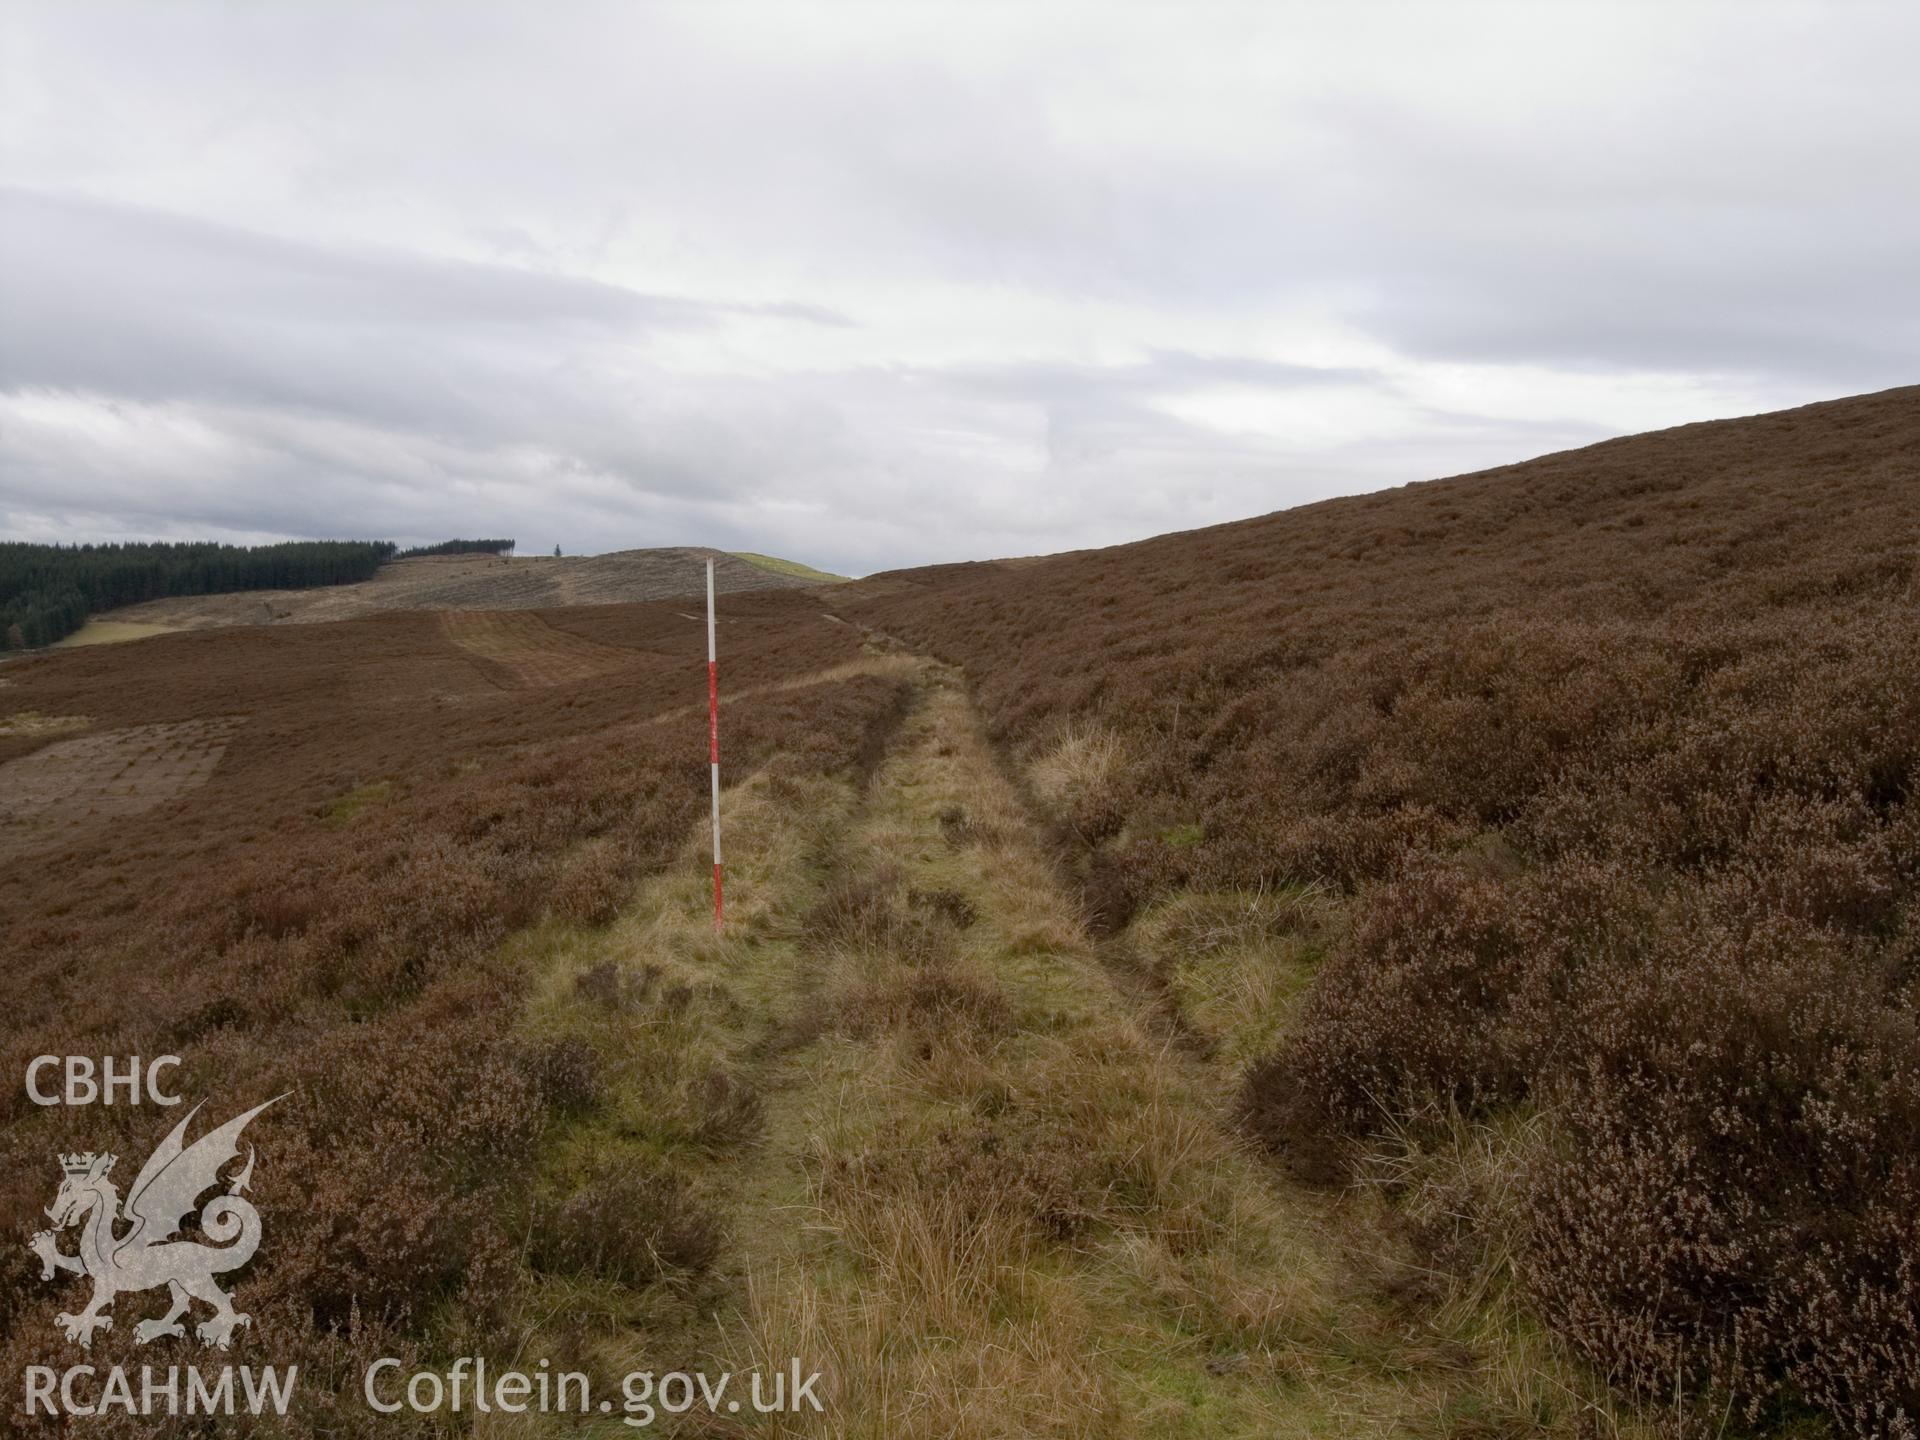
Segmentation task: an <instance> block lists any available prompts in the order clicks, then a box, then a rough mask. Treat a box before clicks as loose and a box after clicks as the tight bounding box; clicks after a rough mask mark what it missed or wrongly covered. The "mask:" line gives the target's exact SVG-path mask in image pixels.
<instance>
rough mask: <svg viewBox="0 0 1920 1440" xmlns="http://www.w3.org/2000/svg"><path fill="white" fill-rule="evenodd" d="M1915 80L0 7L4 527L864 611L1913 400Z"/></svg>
mask: <svg viewBox="0 0 1920 1440" xmlns="http://www.w3.org/2000/svg"><path fill="white" fill-rule="evenodd" d="M454 36H457V38H458V43H457V44H454V43H449V37H454ZM10 40H11V41H16V42H18V43H13V44H7V42H8V41H10ZM1916 43H1920V21H1917V20H1916V19H1915V17H1914V16H1913V14H1912V12H1910V11H1907V10H1903V9H1902V8H1899V7H1894V6H1887V7H1876V6H1868V5H1861V6H1858V7H1852V8H1850V9H1849V11H1848V19H1847V23H1845V24H1833V23H1831V21H1830V19H1829V18H1827V17H1824V16H1822V15H1821V14H1820V13H1819V12H1817V11H1812V10H1808V11H1801V10H1798V9H1795V8H1792V7H1785V6H1781V7H1740V8H1738V9H1737V10H1736V9H1731V8H1724V7H1718V6H1714V5H1692V4H1685V3H1676V4H1674V5H1670V6H1663V7H1660V11H1659V12H1658V14H1657V15H1656V14H1655V12H1653V11H1652V10H1651V9H1646V10H1642V9H1641V7H1630V6H1618V5H1611V4H1597V5H1590V6H1580V5H1574V4H1569V5H1565V6H1551V7H1512V6H1503V5H1493V6H1488V7H1475V6H1472V5H1469V4H1465V3H1462V4H1460V5H1457V6H1448V7H1432V6H1423V5H1407V6H1389V5H1385V4H1381V5H1377V6H1365V7H1321V6H1290V5H1274V6H1261V7H1209V6H1206V5H1195V6H1183V7H1121V8H1119V9H1116V8H1114V7H1110V6H1087V7H1084V8H1080V7H1074V6H1071V5H1062V6H1047V7H1026V8H1023V9H1019V10H1003V9H1001V8H999V7H956V8H952V9H946V10H940V11H934V10H927V9H922V8H920V7H886V8H884V9H881V8H873V9H868V8H865V7H833V6H820V7H816V8H808V7H766V8H763V9H758V10H754V9H749V8H748V7H746V6H744V5H741V6H736V5H729V6H722V7H712V6H690V7H674V6H668V5H650V6H644V7H641V6H630V5H624V4H598V3H589V0H581V3H579V4H574V5H569V6H565V7H558V8H555V7H534V6H518V5H487V6H480V7H475V6H470V5H457V6H456V5H434V4H430V3H429V4H423V5H418V6H412V5H410V6H398V7H367V8H361V9H357V10H356V9H353V8H351V7H349V8H347V9H344V10H343V9H342V8H341V7H337V6H318V5H308V6H302V5H298V4H294V3H288V4H285V5H279V6H274V7H270V8H268V9H264V10H260V11H258V12H257V13H255V12H252V11H250V12H249V13H248V15H247V17H246V18H245V20H244V21H241V20H237V19H236V17H235V15H234V13H233V12H232V10H231V9H230V8H229V7H225V6H222V5H217V4H214V5H205V6H196V5H192V4H182V5H179V6H169V7H166V9H165V11H164V12H162V11H160V10H157V9H156V8H155V7H151V6H146V5H139V4H131V5H114V4H109V3H105V0H102V3H98V4H90V5H88V6H85V7H75V6H71V5H58V4H50V5H45V6H37V7H36V6H34V5H31V4H28V3H20V4H16V5H13V6H9V7H7V10H6V12H5V15H4V17H3V18H0V45H4V46H5V48H6V49H7V51H8V53H9V55H10V56H11V57H26V58H24V59H21V58H12V59H10V60H9V68H8V70H7V72H6V83H5V84H4V85H0V514H4V515H5V516H6V517H7V518H6V522H5V523H6V524H7V525H8V526H10V527H18V528H20V529H22V530H26V529H32V530H33V531H34V533H62V532H61V530H60V526H62V525H66V526H68V530H67V531H66V533H70V534H74V535H78V534H81V533H106V532H108V531H111V530H114V529H115V527H119V528H120V529H121V530H127V529H142V528H150V529H155V530H161V529H166V530H167V531H168V533H177V532H175V531H174V530H172V528H171V527H174V526H177V525H179V524H188V525H192V524H200V525H205V526H209V527H219V528H223V529H227V530H231V531H233V532H235V533H267V532H272V533H298V534H315V533H329V532H337V531H338V530H340V529H341V528H342V527H343V526H344V527H346V528H351V529H354V530H357V531H362V532H364V531H375V532H381V533H391V534H393V535H394V536H395V538H402V539H413V538H419V539H431V538H439V536H440V535H441V534H443V533H445V532H447V531H450V530H456V531H464V530H472V529H475V528H481V529H494V528H508V527H515V528H517V529H518V530H519V531H520V532H522V533H523V534H524V536H525V537H526V538H528V539H529V541H530V543H531V542H532V541H533V540H534V539H535V538H536V537H537V536H538V535H539V534H542V533H547V532H552V538H553V539H557V540H559V541H560V542H561V543H563V544H565V545H566V546H567V547H568V548H570V549H577V548H609V547H611V546H615V545H625V544H638V543H666V542H678V541H694V542H712V541H714V540H716V539H720V540H722V541H727V542H737V543H738V544H739V545H740V546H741V547H742V548H753V549H761V550H776V551H777V550H783V549H784V550H788V551H791V552H794V553H796V554H797V555H798V556H799V557H800V558H803V559H808V560H812V561H815V562H817V563H824V564H828V565H830V566H833V567H835V568H842V569H852V570H860V569H868V568H878V567H881V566H888V565H895V564H903V563H911V562H913V561H918V560H932V559H953V558H964V557H966V556H970V555H984V554H992V553H996V552H999V551H1022V552H1031V551H1035V550H1045V549H1056V548H1068V547H1076V546H1081V545H1086V544H1092V543H1101V542H1104V541H1110V540H1119V539H1124V538H1129V537H1132V536H1137V535H1141V534H1146V533H1150V532H1152V531H1154V530H1157V529H1165V528H1170V527H1172V526H1175V525H1185V524H1200V523H1206V522H1210V521H1214V520H1222V519H1229V518H1233V517H1234V516H1235V515H1239V514H1247V513H1254V512H1257V511H1262V510H1270V509H1274V508H1278V507H1280V506H1282V505H1285V504H1289V503H1296V502H1299V501H1302V500H1308V499H1313V498H1318V497H1320V496H1322V495H1326V494H1330V493H1336V492H1339V491H1342V490H1353V489H1365V488H1372V487H1375V486H1379V485H1384V484H1392V483H1399V482H1401V481H1405V480H1412V479H1420V478H1426V477H1430V476H1433V475H1437V474H1443V473H1449V472H1454V471H1458V470H1463V469H1469V468H1473V467H1474V466H1477V465H1484V464H1490V463H1495V462H1498V461H1504V460H1512V459H1517V458H1520V457H1522V456H1524V455H1526V454H1528V453H1534V452H1537V451H1539V450H1543V449H1552V448H1560V447H1563V446H1565V445H1570V444H1576V443H1580V442H1582V441H1585V440H1590V439H1596V438H1600V437H1602V436H1604V435H1607V434H1611V433H1619V432H1621V431H1623V430H1627V429H1638V428H1649V427H1650V426H1651V425H1653V424H1659V423H1673V422H1676V421H1678V420H1682V419H1698V418H1708V417H1709V416H1710V415H1712V414H1716V413H1729V412H1732V411H1750V410H1755V409H1762V408H1768V407H1769V406H1771V405H1778V404H1787V403H1795V402H1798V401H1804V400H1810V399H1815V398H1820V397H1821V396H1822V395H1830V394H1836V393H1842V392H1844V391H1848V390H1860V389H1870V388H1876V387H1878V386H1881V385H1887V384H1894V383H1902V382H1910V381H1911V380H1913V379H1914V378H1915V375H1916V371H1920V296H1916V293H1915V287H1914V284H1913V268H1912V260H1911V257H1912V255H1913V254H1915V253H1920V202H1916V200H1915V196H1914V192H1913V187H1912V186H1911V185H1908V184H1905V183H1903V182H1904V181H1905V178H1906V174H1907V172H1908V170H1910V168H1911V163H1912V162H1911V156H1912V154H1913V153H1914V152H1915V150H1916V147H1920V102H1916V100H1915V92H1914V87H1913V86H1912V84H1911V77H1910V75H1909V74H1908V73H1907V70H1908V62H1909V57H1910V55H1911V53H1912V50H1913V47H1914V45H1915V44H1916ZM290 236H297V237H299V238H297V239H295V238H287V237H290ZM1195 397H1198V398H1199V400H1200V401H1202V402H1205V403H1202V404H1199V405H1198V406H1196V405H1195V404H1194V403H1191V402H1193V401H1194V400H1195ZM1243 401H1244V402H1246V403H1245V404H1241V403H1240V402H1243ZM1216 402H1219V403H1216ZM1267 402H1271V410H1270V414H1271V415H1274V416H1281V417H1291V419H1280V420H1273V419H1267V420H1264V421H1263V419H1262V416H1261V413H1260V412H1261V406H1262V405H1263V404H1266V403H1267ZM1210 405H1211V406H1212V408H1209V406H1210ZM1183 417H1184V418H1183ZM1302 420H1305V421H1310V422H1312V421H1322V422H1323V423H1317V424H1314V423H1304V424H1303V423H1297V422H1300V421H1302Z"/></svg>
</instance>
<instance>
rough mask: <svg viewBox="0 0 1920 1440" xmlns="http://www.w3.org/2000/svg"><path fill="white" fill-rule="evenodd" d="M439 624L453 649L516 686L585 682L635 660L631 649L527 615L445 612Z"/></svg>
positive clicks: (520, 612)
mask: <svg viewBox="0 0 1920 1440" xmlns="http://www.w3.org/2000/svg"><path fill="white" fill-rule="evenodd" d="M440 625H441V628H442V629H444V630H445V631H446V634H447V638H448V639H450V640H452V641H453V643H454V644H456V645H458V646H459V647H460V648H461V649H462V650H465V651H466V652H467V653H468V654H470V655H477V656H479V657H480V658H481V659H483V660H488V661H491V662H492V663H493V664H495V665H497V666H499V667H500V668H501V669H503V670H505V671H506V672H507V674H508V675H510V676H511V677H512V680H513V683H515V684H519V685H560V684H564V683H565V682H567V681H570V680H588V679H591V678H592V677H594V676H595V675H603V674H605V673H607V672H608V671H610V670H618V669H621V668H622V667H624V666H628V665H632V664H633V663H634V661H635V659H636V656H635V654H634V652H633V651H632V650H627V649H623V648H621V647H620V646H618V645H607V644H603V643H602V642H600V641H598V640H589V639H587V638H586V637H585V636H582V635H575V634H571V633H569V632H568V631H565V630H556V629H555V628H554V627H553V626H551V625H549V624H547V623H546V621H544V620H542V619H541V618H540V617H539V616H538V615H534V614H530V613H528V612H526V611H508V612H504V613H494V612H490V611H485V610H479V611H474V610H449V611H446V612H444V613H443V614H442V615H441V617H440Z"/></svg>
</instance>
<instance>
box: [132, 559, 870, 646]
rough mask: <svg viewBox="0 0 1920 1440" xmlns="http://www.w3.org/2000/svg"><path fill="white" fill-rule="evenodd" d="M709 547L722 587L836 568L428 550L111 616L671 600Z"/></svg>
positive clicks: (164, 619)
mask: <svg viewBox="0 0 1920 1440" xmlns="http://www.w3.org/2000/svg"><path fill="white" fill-rule="evenodd" d="M709 557H711V558H712V559H713V561H714V589H715V590H716V591H717V592H719V593H721V594H731V593H734V592H737V591H742V590H779V589H788V588H796V587H801V586H807V585H814V584H819V583H823V582H825V581H828V580H832V579H836V578H838V577H833V576H828V575H826V574H825V573H824V572H822V571H818V570H812V569H810V568H808V567H807V566H804V565H799V564H796V563H795V562H793V561H786V560H776V559H774V558H773V557H771V556H758V555H756V556H751V557H747V556H739V555H732V554H728V553H727V552H726V551H723V550H706V549H700V548H697V547H691V546H674V547H666V548H661V549H654V550H619V551H615V552H614V553H612V554H609V555H587V556H577V557H574V556H569V557H565V558H553V557H546V556H531V557H516V556H504V555H486V554H470V553H469V554H458V555H430V556H422V557H419V558H416V559H407V560H395V561H392V562H390V563H388V564H386V565H383V566H381V567H380V569H379V571H378V572H377V573H376V574H375V575H374V576H373V578H372V579H370V580H366V581H362V582H361V583H359V584H354V585H342V586H337V587H334V588H332V589H328V590H324V591H322V590H252V591H248V592H246V593H244V594H234V595H207V596H194V597H183V598H178V599H169V600H156V601H151V602H148V603H146V604H142V605H131V606H127V607H126V608H124V609H120V610H115V611H113V612H111V616H110V618H111V619H112V620H115V621H127V622H132V623H135V624H152V625H164V626H168V627H171V628H175V629H203V628H206V627H209V626H221V625H259V624H268V623H282V624H286V623H311V622H316V621H323V620H346V619H351V618H353V617H355V616H360V615H369V614H373V613H375V612H377V611H382V610H534V609H546V608H550V607H555V606H561V605H609V604H617V603H623V602H628V601H637V600H666V599H671V598H673V597H675V596H680V595H687V596H692V595H698V594H701V593H703V592H704V590H705V587H706V561H707V560H708V558H709Z"/></svg>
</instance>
